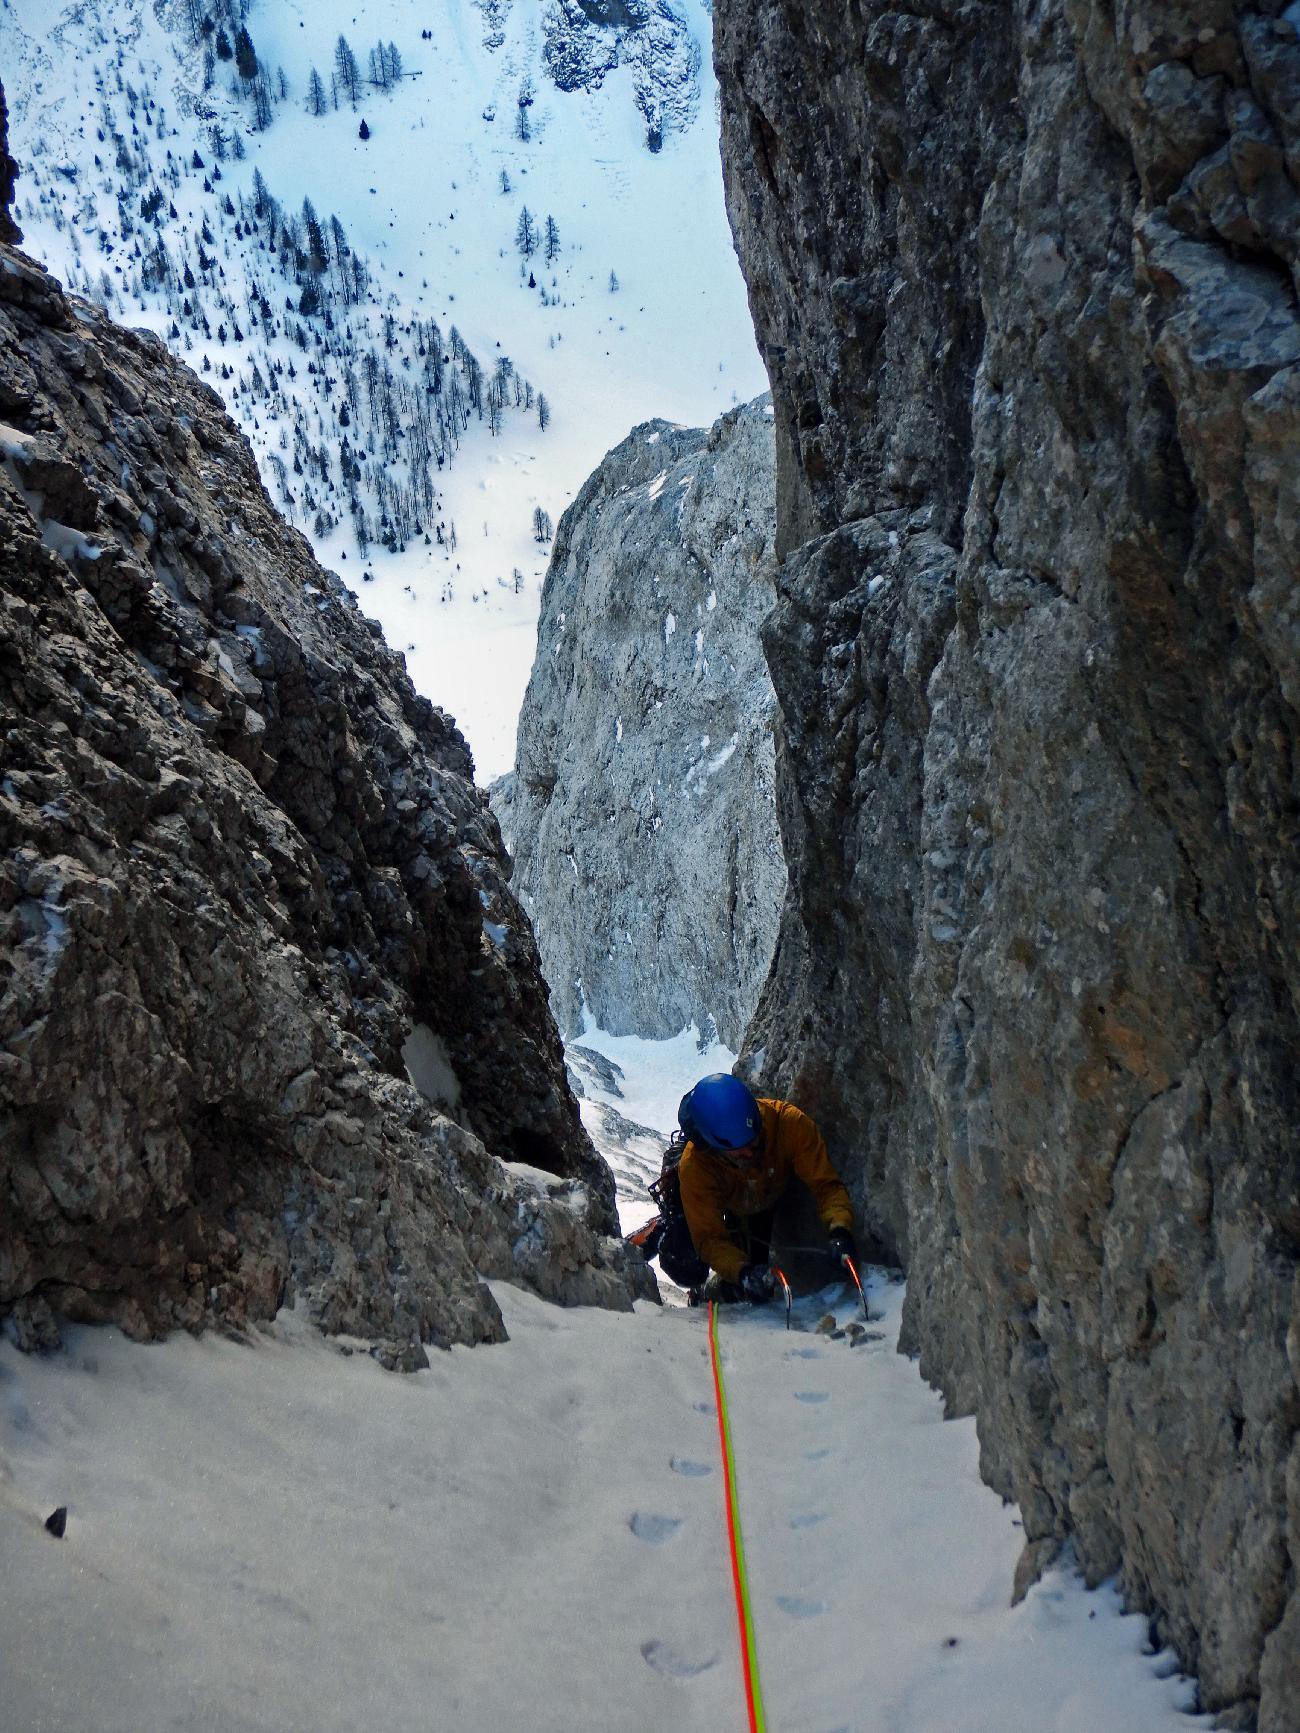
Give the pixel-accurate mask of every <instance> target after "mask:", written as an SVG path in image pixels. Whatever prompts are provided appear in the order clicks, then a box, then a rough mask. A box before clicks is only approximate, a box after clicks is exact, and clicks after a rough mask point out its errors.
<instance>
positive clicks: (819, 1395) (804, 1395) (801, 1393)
mask: <svg viewBox="0 0 1300 1733" xmlns="http://www.w3.org/2000/svg"><path fill="white" fill-rule="evenodd" d="M794 1399H795V1401H796V1402H829V1401H830V1399H831V1393H830V1391H829V1390H796V1391H795V1393H794Z"/></svg>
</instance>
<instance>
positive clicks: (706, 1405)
mask: <svg viewBox="0 0 1300 1733" xmlns="http://www.w3.org/2000/svg"><path fill="white" fill-rule="evenodd" d="M691 1407H692V1408H693V1409H694V1410H695V1412H696V1413H697V1414H712V1413H713V1411H714V1409H713V1404H712V1402H692V1403H691Z"/></svg>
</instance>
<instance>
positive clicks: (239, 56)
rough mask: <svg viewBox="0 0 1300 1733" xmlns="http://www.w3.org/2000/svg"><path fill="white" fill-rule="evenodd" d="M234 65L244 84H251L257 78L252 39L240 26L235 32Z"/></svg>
mask: <svg viewBox="0 0 1300 1733" xmlns="http://www.w3.org/2000/svg"><path fill="white" fill-rule="evenodd" d="M235 65H236V66H237V67H238V69H239V76H240V77H241V78H242V79H243V80H244V82H245V84H251V83H252V81H253V79H255V78H256V77H257V51H256V50H255V49H254V47H253V38H252V37H251V36H250V35H249V34H248V30H247V28H246V27H245V26H244V25H242V24H241V25H240V26H239V29H238V30H237V31H236V32H235Z"/></svg>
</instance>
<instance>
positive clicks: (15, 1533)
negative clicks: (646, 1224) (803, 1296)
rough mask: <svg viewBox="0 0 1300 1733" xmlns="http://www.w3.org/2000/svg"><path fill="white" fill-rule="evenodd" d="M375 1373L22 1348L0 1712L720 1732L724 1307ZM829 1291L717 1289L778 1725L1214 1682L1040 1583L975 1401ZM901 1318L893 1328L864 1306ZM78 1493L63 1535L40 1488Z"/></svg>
mask: <svg viewBox="0 0 1300 1733" xmlns="http://www.w3.org/2000/svg"><path fill="white" fill-rule="evenodd" d="M494 1293H495V1294H496V1297H497V1299H498V1301H499V1303H500V1305H501V1308H502V1312H503V1314H504V1316H505V1320H506V1324H507V1327H508V1329H509V1331H510V1337H511V1340H510V1341H509V1343H507V1344H505V1345H504V1346H501V1347H495V1348H479V1349H474V1350H466V1349H460V1348H457V1349H453V1350H452V1351H451V1352H449V1353H444V1354H438V1355H436V1356H435V1358H434V1363H433V1365H432V1367H431V1368H430V1369H429V1370H428V1371H426V1372H420V1373H416V1374H414V1375H411V1376H407V1377H403V1376H400V1375H397V1374H393V1373H386V1372H384V1371H382V1370H381V1369H380V1368H379V1367H378V1366H377V1365H376V1363H375V1362H374V1361H372V1360H371V1359H369V1358H368V1357H367V1356H366V1355H365V1354H364V1353H360V1352H357V1353H353V1354H350V1355H349V1354H347V1353H346V1352H345V1351H344V1348H343V1347H342V1346H341V1345H340V1344H339V1343H338V1342H335V1341H326V1340H323V1339H321V1338H320V1337H318V1336H317V1335H316V1334H315V1333H314V1331H312V1330H311V1329H310V1328H308V1327H306V1326H305V1325H303V1324H302V1323H301V1322H300V1321H299V1320H298V1319H297V1318H296V1317H295V1316H293V1315H292V1314H284V1315H282V1316H281V1318H280V1320H279V1321H278V1322H277V1324H276V1325H275V1326H274V1327H273V1328H268V1329H267V1330H265V1331H264V1332H263V1333H262V1334H261V1336H260V1337H259V1339H258V1340H257V1341H256V1343H255V1344H254V1345H252V1346H245V1345H241V1344H239V1343H235V1342H228V1341H222V1340H220V1339H219V1338H217V1337H215V1336H208V1337H205V1338H203V1339H201V1340H198V1341H195V1340H191V1339H189V1338H187V1337H184V1336H178V1337H176V1338H174V1339H173V1340H171V1341H169V1342H167V1343H164V1344H161V1345H154V1346H141V1345H138V1344H133V1343H130V1342H128V1341H126V1340H125V1339H123V1337H121V1336H120V1335H119V1334H118V1333H117V1332H116V1331H112V1330H93V1329H84V1328H83V1329H77V1330H74V1331H72V1332H70V1335H69V1343H68V1347H67V1350H66V1352H64V1353H62V1354H60V1355H57V1356H55V1357H54V1358H51V1359H43V1360H42V1359H32V1358H24V1357H23V1356H21V1355H20V1354H18V1353H17V1351H16V1350H15V1349H13V1348H12V1347H11V1346H10V1345H9V1344H8V1343H2V1344H0V1453H2V1455H0V1460H2V1461H3V1464H4V1469H3V1473H2V1474H0V1547H2V1548H3V1557H4V1561H5V1568H4V1571H3V1573H0V1629H3V1632H4V1639H3V1644H2V1645H0V1703H3V1705H4V1711H3V1725H4V1727H5V1729H6V1733H141V1730H142V1729H155V1728H162V1727H171V1728H183V1729H200V1728H203V1729H212V1730H214V1733H233V1730H236V1729H238V1730H240V1733H251V1730H253V1729H265V1730H266V1733H332V1730H335V1729H337V1730H339V1733H343V1730H345V1729H346V1730H347V1733H355V1730H356V1729H357V1728H379V1727H383V1728H389V1729H392V1730H393V1733H405V1730H407V1729H410V1730H414V1729H416V1728H437V1729H447V1730H449V1733H450V1730H451V1729H455V1730H456V1733H502V1729H505V1728H515V1727H527V1728H529V1729H532V1730H534V1733H575V1730H578V1729H582V1730H585V1729H600V1730H601V1733H620V1730H624V1729H625V1730H627V1733H633V1730H636V1733H643V1730H644V1729H646V1728H653V1727H663V1728H671V1729H673V1730H674V1733H690V1730H692V1729H695V1730H698V1733H720V1730H723V1729H731V1728H736V1729H739V1728H741V1727H742V1726H744V1724H745V1719H744V1699H743V1691H742V1683H741V1674H740V1663H739V1654H738V1644H737V1635H736V1619H735V1613H734V1603H733V1600H732V1590H731V1581H730V1573H729V1564H728V1554H727V1543H726V1531H725V1527H724V1512H723V1502H722V1499H723V1492H722V1474H721V1467H720V1456H719V1446H718V1437H717V1427H716V1418H715V1414H714V1408H713V1392H712V1385H711V1378H710V1372H709V1365H708V1359H707V1342H706V1323H705V1315H704V1313H703V1312H702V1311H687V1310H686V1309H684V1308H680V1307H677V1308H665V1309H662V1310H661V1309H659V1308H657V1307H655V1306H652V1305H648V1304H645V1303H642V1304H640V1305H638V1308H637V1311H636V1313H635V1314H634V1315H628V1314H610V1313H602V1312H596V1311H590V1310H577V1311H562V1310H560V1309H558V1308H556V1307H553V1306H550V1305H547V1304H545V1303H544V1302H542V1301H539V1300H537V1299H535V1298H533V1297H532V1296H530V1295H527V1294H525V1293H522V1292H520V1291H518V1290H515V1289H513V1288H511V1287H508V1286H499V1287H496V1288H494ZM901 1296H902V1289H901V1287H898V1286H891V1285H889V1284H888V1283H887V1282H886V1281H885V1279H884V1277H883V1276H877V1277H876V1278H874V1279H873V1282H872V1299H873V1302H874V1304H873V1310H878V1311H879V1312H880V1313H881V1314H882V1316H881V1317H880V1319H879V1321H878V1322H876V1323H873V1324H872V1325H871V1326H870V1327H869V1331H870V1334H869V1336H868V1338H867V1339H865V1340H864V1341H863V1342H862V1344H861V1345H859V1346H852V1345H851V1343H850V1340H849V1338H848V1337H844V1338H842V1339H840V1340H837V1341H832V1340H830V1339H828V1337H826V1336H825V1335H817V1334H815V1333H813V1331H812V1328H811V1326H813V1325H815V1323H816V1321H817V1320H818V1318H819V1317H820V1316H821V1315H822V1314H823V1313H824V1312H826V1311H827V1310H831V1311H833V1312H834V1313H835V1315H836V1317H837V1318H838V1319H839V1321H840V1322H841V1323H847V1322H849V1321H851V1320H852V1318H853V1316H854V1311H855V1308H854V1305H853V1304H852V1303H850V1300H849V1297H848V1295H847V1294H846V1293H845V1292H844V1291H843V1290H842V1289H839V1288H836V1289H832V1290H828V1291H827V1292H826V1293H825V1294H824V1295H822V1296H817V1297H814V1298H813V1299H812V1300H809V1301H804V1302H801V1303H800V1307H799V1314H800V1315H799V1320H798V1321H799V1323H800V1325H801V1326H803V1327H802V1328H801V1329H799V1330H798V1331H794V1332H790V1333H787V1332H786V1330H785V1328H784V1319H783V1315H782V1313H781V1311H780V1310H779V1309H778V1308H776V1307H772V1308H769V1309H767V1310H766V1311H762V1312H759V1311H755V1310H752V1309H750V1308H748V1307H745V1308H734V1309H731V1310H728V1311H725V1312H724V1313H723V1315H722V1318H721V1322H720V1332H721V1341H722V1345H723V1360H724V1369H725V1377H726V1381H727V1394H728V1402H729V1405H730V1409H731V1420H732V1426H733V1429H734V1436H735V1448H736V1469H737V1484H738V1491H739V1503H740V1511H741V1520H742V1524H743V1528H744V1535H745V1545H746V1550H747V1555H748V1567H749V1578H750V1588H751V1593H752V1596H753V1602H754V1616H755V1621H756V1638H757V1651H758V1657H759V1666H760V1670H761V1675H762V1681H763V1689H764V1693H765V1696H766V1702H767V1710H768V1726H769V1727H770V1728H771V1729H772V1730H773V1733H832V1730H834V1729H844V1730H847V1729H853V1730H855V1733H858V1730H860V1733H1102V1730H1104V1733H1157V1730H1158V1729H1160V1728H1169V1729H1171V1730H1173V1729H1186V1728H1187V1727H1188V1726H1190V1725H1193V1724H1196V1725H1201V1726H1206V1725H1208V1721H1206V1720H1201V1721H1198V1722H1195V1723H1192V1722H1189V1720H1188V1719H1187V1718H1186V1716H1184V1715H1183V1714H1180V1712H1179V1710H1180V1705H1183V1704H1186V1703H1187V1702H1188V1701H1189V1698H1190V1696H1191V1687H1190V1685H1189V1684H1188V1683H1187V1682H1186V1681H1184V1680H1182V1679H1179V1678H1177V1677H1175V1676H1173V1663H1172V1661H1171V1659H1170V1657H1169V1656H1167V1655H1152V1654H1149V1653H1146V1652H1145V1650H1146V1646H1147V1645H1146V1622H1145V1620H1143V1619H1141V1618H1136V1617H1123V1616H1121V1613H1120V1610H1119V1606H1118V1602H1117V1600H1116V1597H1115V1595H1114V1594H1113V1593H1112V1592H1111V1591H1110V1590H1109V1589H1103V1590H1100V1591H1097V1592H1095V1593H1088V1592H1086V1591H1085V1589H1084V1588H1083V1586H1082V1584H1081V1582H1080V1580H1079V1579H1078V1577H1077V1576H1076V1575H1075V1574H1074V1573H1073V1572H1071V1571H1068V1570H1057V1571H1053V1572H1051V1573H1050V1574H1049V1575H1048V1576H1047V1577H1046V1578H1045V1579H1044V1581H1043V1582H1042V1583H1041V1584H1040V1585H1039V1586H1038V1587H1037V1588H1035V1589H1034V1590H1032V1591H1031V1593H1030V1595H1029V1597H1028V1599H1027V1600H1026V1601H1025V1602H1024V1603H1023V1604H1022V1605H1021V1606H1019V1607H1017V1608H1014V1609H1012V1608H1009V1607H1008V1605H1007V1600H1008V1585H1009V1583H1010V1580H1011V1573H1012V1570H1013V1567H1014V1564H1015V1560H1016V1556H1017V1553H1018V1551H1019V1547H1020V1542H1021V1533H1020V1529H1019V1527H1018V1525H1017V1521H1016V1516H1015V1512H1014V1510H1013V1509H1011V1508H1008V1507H1004V1506H1003V1505H1002V1504H1001V1503H1000V1501H999V1500H998V1499H997V1497H996V1496H995V1495H994V1494H993V1493H991V1492H990V1491H989V1490H988V1489H987V1488H986V1487H985V1486H983V1485H982V1484H981V1483H980V1480H979V1476H978V1472H977V1447H976V1440H975V1428H974V1422H973V1421H969V1420H963V1421H955V1422H945V1421H944V1420H943V1418H942V1410H941V1404H940V1400H939V1398H938V1397H937V1396H936V1395H935V1394H934V1393H933V1392H932V1391H930V1390H929V1389H927V1388H926V1386H925V1385H924V1384H923V1383H922V1382H921V1380H920V1379H919V1378H918V1376H917V1374H916V1371H915V1368H914V1367H913V1366H912V1365H911V1363H910V1362H909V1361H907V1360H906V1359H902V1358H900V1357H899V1356H898V1355H897V1354H896V1353H895V1352H894V1343H895V1340H896V1337H897V1332H898V1317H899V1308H900V1303H901ZM872 1338H878V1339H872ZM61 1504H66V1505H67V1506H68V1511H69V1515H68V1523H67V1534H66V1538H65V1539H63V1540H56V1539H54V1538H53V1537H52V1536H51V1535H49V1534H47V1533H46V1532H45V1531H44V1529H43V1527H42V1522H43V1519H44V1518H45V1516H46V1515H48V1514H49V1512H50V1511H51V1510H53V1509H54V1508H55V1507H56V1506H57V1505H61Z"/></svg>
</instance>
